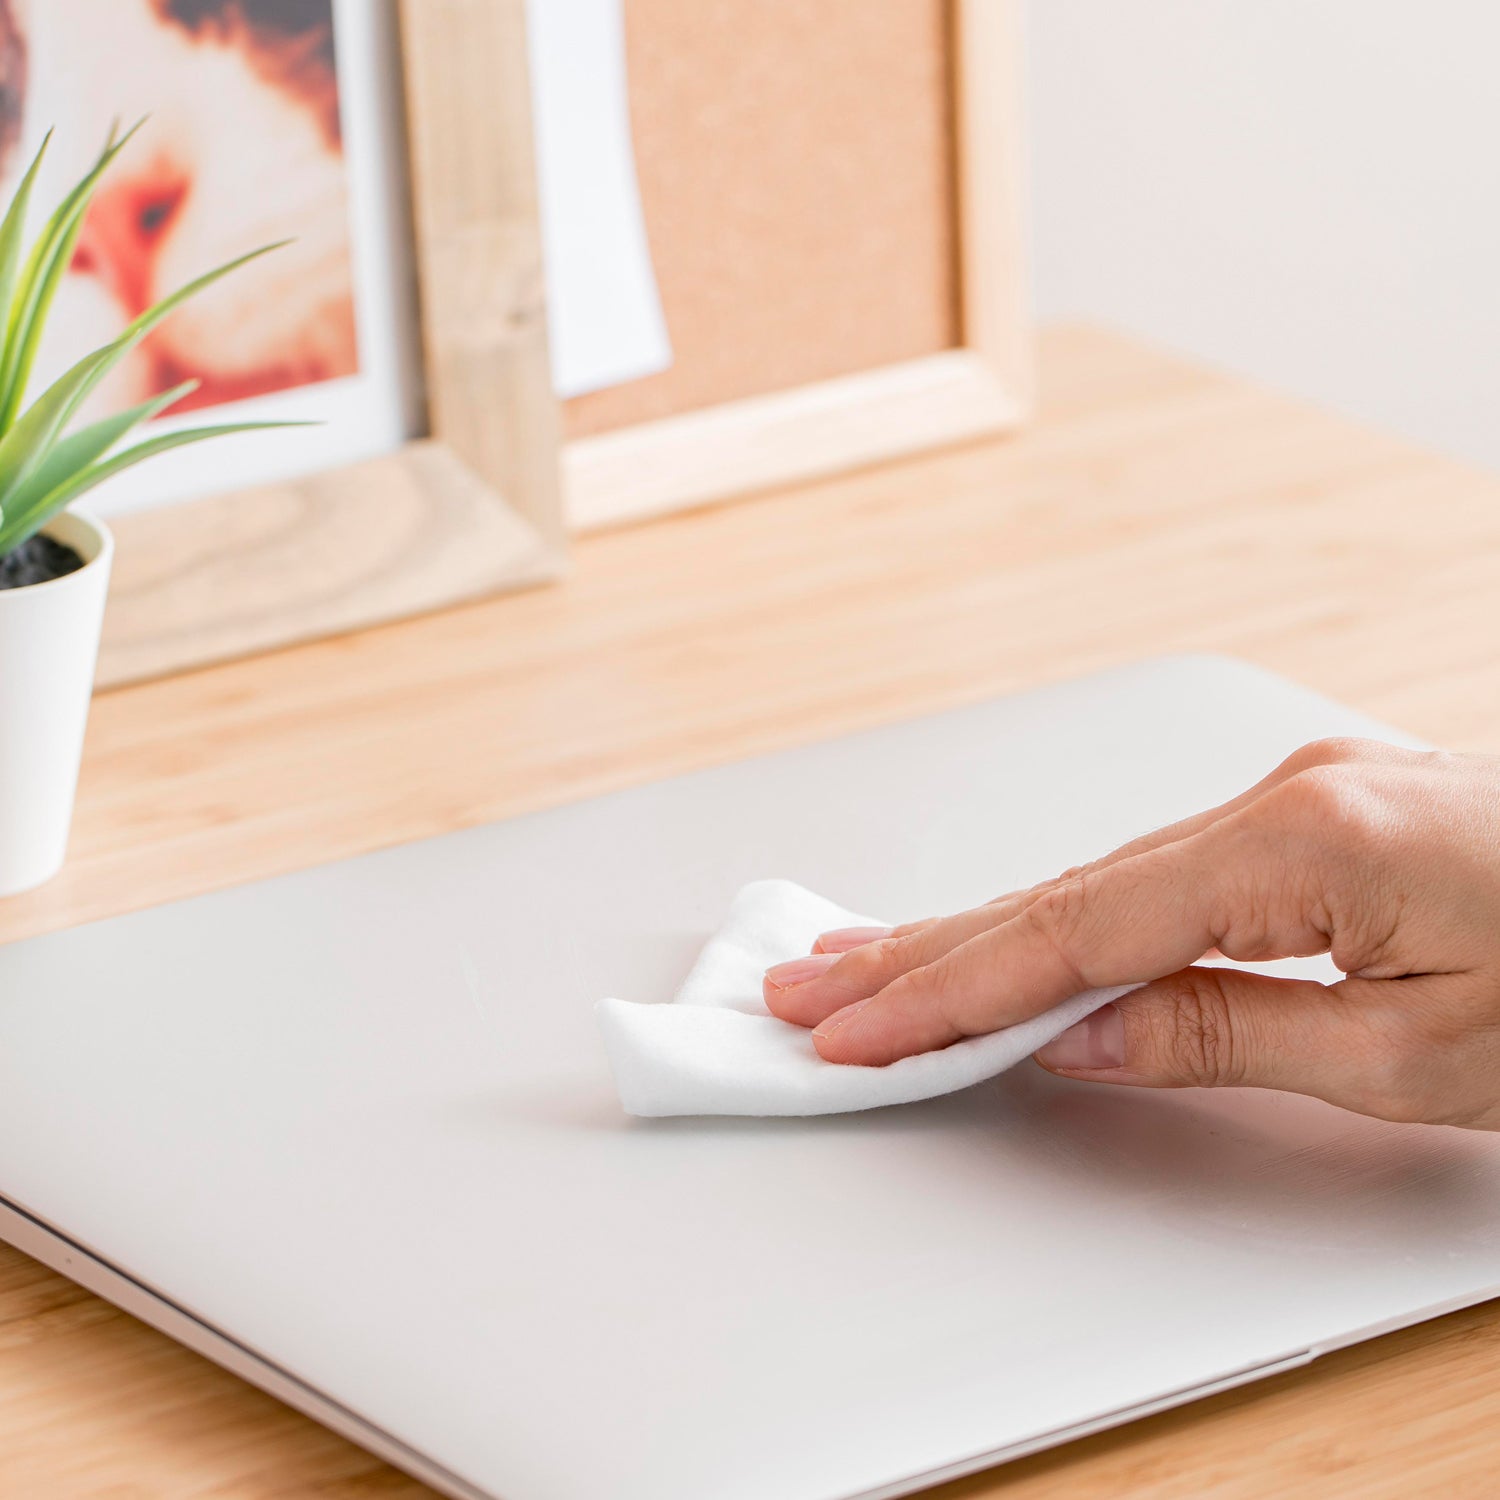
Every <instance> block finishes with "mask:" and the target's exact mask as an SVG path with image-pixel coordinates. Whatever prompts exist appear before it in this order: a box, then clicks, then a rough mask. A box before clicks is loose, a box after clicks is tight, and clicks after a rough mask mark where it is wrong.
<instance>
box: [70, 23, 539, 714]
mask: <svg viewBox="0 0 1500 1500" xmlns="http://www.w3.org/2000/svg"><path fill="white" fill-rule="evenodd" d="M399 20H400V53H401V75H402V79H403V93H404V98H403V100H402V101H401V102H402V104H403V106H404V111H405V117H406V129H407V139H408V154H409V164H410V173H411V204H412V220H413V229H414V238H415V272H416V279H417V283H418V288H417V290H418V302H419V305H420V324H421V340H420V343H421V349H422V364H423V381H422V385H423V393H424V396H425V403H426V410H427V424H426V428H427V430H426V435H425V436H423V437H420V438H418V439H416V440H414V441H411V442H409V443H407V444H406V445H405V446H404V447H401V448H400V449H399V450H398V451H395V452H391V453H388V454H385V455H382V456H379V457H376V458H372V459H366V460H363V461H360V462H357V463H353V464H348V465H345V466H343V467H339V468H334V469H331V470H327V471H324V472H319V473H313V474H309V475H306V476H304V477H299V478H295V479H291V480H287V481H284V482H278V483H274V484H269V485H262V486H259V487H257V488H254V489H249V490H238V491H235V492H232V493H229V494H224V495H216V496H213V497H211V498H206V499H200V500H190V501H186V502H184V503H181V504H177V505H172V506H167V507H164V508H160V509H155V510H144V511H137V512H132V513H129V514H126V515H123V516H120V517H117V518H115V519H114V520H112V522H111V525H112V528H113V530H114V532H115V536H116V543H117V551H116V562H115V574H114V582H113V586H112V590H111V595H110V602H109V607H108V610H107V613H106V618H105V625H104V638H103V642H102V645H101V650H100V658H99V667H98V675H97V683H98V685H99V686H100V687H102V688H108V687H115V686H120V685H122V684H126V683H130V682H135V681H140V680H142V679H145V678H151V677H158V676H163V675H167V674H170V673H174V672H179V671H182V670H185V669H187V668H190V667H194V666H199V665H203V664H206V663H208V662H213V661H221V660H225V659H228V658H233V657H241V656H248V655H252V654H255V653H258V652H262V651H266V650H270V649H273V648H276V647H280V646H285V645H288V644H291V643H293V642H296V641H300V640H306V639H310V638H316V637H319V636H326V635H330V634H335V633H340V632H344V631H349V630H354V629H359V628H362V627H366V626H370V625H375V624H378V623H381V622H384V621H389V620H394V619H398V618H402V617H405V616H409V615H414V614H418V613H422V612H425V611H428V610H432V609H437V608H441V607H443V606H445V605H451V604H456V603H460V602H463V601H466V600H472V599H478V598H482V597H486V596H489V595H492V594H495V593H499V592H503V591H505V590H508V589H513V588H518V587H522V586H526V585H531V584H536V583H541V582H544V581H547V580H549V579H553V578H556V577H557V576H559V574H560V573H561V571H562V570H563V567H564V563H565V555H566V525H565V521H564V516H563V509H562V502H561V494H560V490H559V479H558V466H557V455H558V449H559V414H558V408H557V403H556V401H555V399H554V396H553V393H552V386H551V378H550V372H549V364H548V356H547V320H546V308H545V298H544V286H543V278H542V271H541V245H540V228H539V215H538V207H537V191H536V182H535V166H534V160H533V150H532V136H531V120H530V93H529V86H528V74H527V49H526V32H525V24H526V18H525V5H524V0H400V4H399Z"/></svg>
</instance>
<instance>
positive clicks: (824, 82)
mask: <svg viewBox="0 0 1500 1500" xmlns="http://www.w3.org/2000/svg"><path fill="white" fill-rule="evenodd" d="M949 12H950V5H949V3H948V0H883V3H882V4H880V5H871V4H870V3H869V0H626V6H625V20H626V44H627V54H628V64H629V70H630V93H631V115H632V129H633V132H634V136H635V147H636V166H637V171H638V174H639V178H640V187H641V197H642V202H643V206H644V211H645V216H646V229H647V234H648V236H649V238H650V242H651V252H652V259H653V261H654V263H655V266H656V273H657V278H658V282H659V285H660V289H661V296H662V303H663V307H664V310H665V313H666V319H667V328H668V332H669V334H670V336H671V340H672V347H673V354H674V363H673V365H672V367H671V368H670V369H668V370H666V371H663V372H662V373H661V374H659V375H652V376H648V377H646V378H645V379H642V380H636V381H632V382H630V383H628V384H626V385H622V386H616V387H614V388H612V389H609V390H604V391H598V392H594V393H591V394H589V395H586V396H580V397H576V398H575V399H573V400H571V401H569V402H567V403H566V405H565V407H564V427H565V432H566V435H567V436H568V437H570V438H578V437H585V436H589V435H592V434H597V433H602V432H608V431H612V430H615V429H618V428H623V427H629V426H633V425H634V424H637V423H640V422H646V421H650V420H653V419H655V418H660V417H666V416H672V415H676V414H678V413H681V412H687V411H694V410H698V409H701V408H704V407H709V406H715V405H718V404H720V403H722V402H727V401H733V400H737V399H739V398H741V397H746V396H754V395H759V394H762V393H764V392H770V391H780V390H786V389H788V388H790V387H793V386H798V385H803V384H806V383H808V382H812V381H820V380H827V379H831V378H834V377H837V376H841V375H849V374H854V373H856V372H859V371H865V370H871V369H876V368H879V367H881V366H885V365H892V364H896V363H899V362H902V361H906V360H911V359H915V358H919V357H921V356H923V355H929V354H933V353H936V352H938V351H941V350H944V349H948V348H951V347H953V346H954V345H955V344H956V343H958V342H959V294H960V288H959V252H958V243H957V239H958V227H957V208H956V197H955V194H956V188H955V167H954V154H955V153H954V123H953V122H954V96H953V67H952V57H951V52H952V47H951V39H952V31H951V25H950V15H949Z"/></svg>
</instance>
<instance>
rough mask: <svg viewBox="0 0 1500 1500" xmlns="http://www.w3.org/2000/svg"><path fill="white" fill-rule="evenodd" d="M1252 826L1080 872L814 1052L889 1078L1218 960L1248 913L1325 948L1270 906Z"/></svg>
mask: <svg viewBox="0 0 1500 1500" xmlns="http://www.w3.org/2000/svg"><path fill="white" fill-rule="evenodd" d="M1244 816H1245V815H1244V814H1240V815H1239V816H1238V817H1234V818H1230V819H1228V820H1226V821H1225V822H1222V823H1219V824H1216V825H1214V826H1213V827H1211V828H1209V829H1206V830H1205V831H1204V832H1202V833H1200V834H1197V835H1195V836H1193V837H1191V838H1188V839H1186V840H1182V841H1180V842H1177V843H1174V844H1168V845H1165V846H1163V847H1161V848H1157V849H1152V850H1149V851H1147V852H1145V853H1142V854H1139V855H1136V856H1133V857H1131V858H1129V859H1124V860H1121V861H1119V862H1118V863H1116V864H1113V865H1109V866H1106V867H1104V868H1102V869H1095V870H1085V871H1082V872H1080V873H1079V874H1078V875H1077V876H1076V877H1074V878H1073V879H1071V880H1068V881H1064V882H1063V883H1061V884H1060V885H1058V886H1056V887H1054V888H1053V889H1052V890H1050V891H1048V892H1046V893H1045V894H1044V895H1042V896H1041V897H1039V898H1038V899H1037V900H1035V901H1033V902H1031V903H1030V904H1029V905H1027V906H1025V907H1024V908H1023V909H1022V910H1021V911H1019V912H1017V913H1016V915H1015V916H1013V917H1012V918H1010V920H1008V921H1005V922H1002V923H1001V924H1000V925H999V926H997V927H993V928H991V929H990V930H989V931H987V932H983V933H981V934H979V935H978V936H976V937H973V938H971V939H969V940H968V941H967V942H964V943H961V944H959V945H958V946H957V947H955V948H953V949H951V950H950V951H948V952H947V953H945V954H944V955H942V956H941V957H940V958H937V959H935V960H934V961H933V962H932V963H929V964H926V965H924V966H922V967H918V968H913V969H911V970H909V971H908V972H906V973H904V974H902V975H900V976H899V977H897V978H896V979H894V980H893V981H892V982H891V983H890V984H888V985H886V986H885V987H884V988H883V989H881V990H880V991H878V992H877V993H876V994H874V995H873V996H871V997H869V998H867V999H864V1000H860V1001H856V1002H855V1003H854V1004H852V1005H848V1006H846V1007H845V1008H844V1009H842V1010H840V1011H838V1012H836V1013H835V1014H834V1015H831V1016H829V1017H828V1018H827V1019H826V1020H825V1021H824V1022H823V1023H822V1024H821V1025H820V1026H819V1027H818V1028H817V1029H816V1030H815V1031H814V1033H813V1036H814V1040H815V1044H816V1046H817V1048H818V1051H819V1053H820V1054H821V1055H822V1056H823V1057H824V1058H826V1059H828V1060H829V1061H830V1062H841V1063H858V1064H865V1065H870V1066H882V1065H884V1064H886V1063H890V1062H894V1061H896V1060H897V1059H898V1058H902V1057H907V1056H910V1055H911V1054H912V1053H915V1052H928V1051H932V1050H933V1049H935V1048H938V1047H946V1046H948V1045H950V1044H951V1043H953V1042H955V1041H959V1040H960V1039H962V1038H963V1037H967V1036H978V1035H981V1034H983V1033H985V1032H990V1031H997V1030H999V1029H1000V1028H1001V1027H1004V1026H1011V1025H1014V1024H1015V1023H1016V1022H1018V1021H1023V1020H1026V1019H1028V1018H1029V1017H1031V1016H1035V1015H1038V1014H1040V1013H1041V1012H1042V1011H1044V1010H1047V1009H1048V1008H1050V1007H1051V1006H1053V1005H1056V1004H1058V1003H1059V1002H1061V1001H1063V1000H1065V999H1067V998H1068V997H1069V996H1070V995H1075V994H1078V993H1080V992H1081V991H1083V990H1090V989H1100V988H1103V987H1105V986H1109V985H1121V984H1137V983H1144V982H1146V981H1149V980H1152V979H1158V978H1160V977H1161V976H1163V975H1165V974H1172V973H1175V972H1176V971H1177V970H1179V969H1183V968H1186V967H1187V966H1188V965H1189V964H1192V963H1194V962H1196V961H1197V960H1198V959H1199V957H1201V955H1202V954H1203V953H1204V951H1205V950H1207V949H1209V948H1213V947H1222V946H1223V945H1224V941H1225V937H1226V931H1227V930H1228V929H1229V928H1230V927H1231V926H1233V925H1235V916H1236V914H1237V913H1243V912H1246V911H1258V912H1260V913H1261V914H1263V917H1264V920H1265V922H1266V924H1267V929H1268V932H1271V931H1272V930H1273V929H1274V935H1273V937H1272V940H1273V941H1274V942H1276V943H1278V944H1280V945H1282V946H1283V947H1284V948H1285V951H1288V952H1291V951H1297V950H1299V949H1300V950H1301V951H1304V952H1310V951H1317V950H1316V945H1317V944H1318V943H1320V942H1322V935H1321V934H1319V935H1313V934H1310V933H1309V932H1308V931H1307V930H1306V928H1307V924H1306V922H1305V921H1304V920H1303V919H1301V918H1300V917H1299V915H1298V914H1297V913H1296V912H1295V911H1293V910H1292V909H1291V908H1289V907H1285V905H1284V903H1283V902H1280V901H1278V899H1277V896H1276V894H1275V887H1277V885H1278V884H1279V882H1278V881H1277V879H1276V876H1275V870H1276V868H1277V866H1278V861H1279V853H1278V851H1277V849H1276V848H1275V847H1274V845H1273V843H1272V842H1271V841H1269V840H1268V838H1267V836H1266V833H1267V831H1266V830H1264V829H1260V828H1257V827H1253V826H1248V825H1246V824H1245V822H1244V821H1243V820H1244ZM1278 906H1280V907H1283V908H1284V909H1282V910H1279V911H1276V912H1274V913H1273V911H1272V908H1273V907H1278ZM1310 942H1311V943H1313V944H1314V946H1312V947H1309V946H1308V945H1309V943H1310Z"/></svg>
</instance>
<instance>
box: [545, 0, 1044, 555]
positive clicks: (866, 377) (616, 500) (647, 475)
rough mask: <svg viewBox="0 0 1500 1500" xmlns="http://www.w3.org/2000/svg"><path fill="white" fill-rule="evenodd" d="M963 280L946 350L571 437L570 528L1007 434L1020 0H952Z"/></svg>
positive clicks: (1023, 341)
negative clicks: (954, 335)
mask: <svg viewBox="0 0 1500 1500" xmlns="http://www.w3.org/2000/svg"><path fill="white" fill-rule="evenodd" d="M949 41H950V46H951V49H952V62H951V76H952V88H953V105H954V117H953V136H954V153H955V163H954V166H955V172H954V187H955V195H956V200H957V201H956V205H955V206H956V211H957V235H956V243H957V252H958V261H959V265H958V275H959V284H960V309H959V327H960V338H959V342H958V343H957V344H956V345H955V346H954V347H952V348H949V349H944V350H941V351H939V352H936V353H932V354H928V355H923V356H921V357H918V358H914V359H911V360H907V361H904V362H901V363H897V364H892V365H886V366H881V367H878V368H875V369H871V370H866V371H859V372H857V373H854V374H851V375H844V376H839V377H837V378H834V379H829V380H821V381H816V382H813V383H810V384H805V385H800V386H794V387H792V388H790V389H787V390H782V391H774V392H771V393H769V394H760V395H753V396H748V397H745V398H743V399H740V400H731V401H728V402H725V403H722V404H719V405H715V406H709V407H705V408H702V409H697V410H692V411H686V412H682V413H680V414H677V415H671V416H665V417H661V418H657V419H654V420H649V421H644V422H641V423H639V424H637V425H634V426H629V427H623V428H619V429H615V430H611V431H605V432H600V433H596V434H591V435H588V436H583V437H577V438H574V439H572V440H569V441H567V442H565V443H564V446H563V450H562V473H563V493H564V495H565V503H566V509H567V515H568V521H569V525H570V527H571V528H572V529H573V530H574V531H575V532H589V531H594V530H598V529H601V528H606V527H612V526H618V525H623V524H627V523H629V522H633V521H639V520H645V519H649V518H651V517H655V516H662V515H666V514H670V513H671V512H674V511H679V510H686V509H691V508H694V507H698V506H703V505H709V504H716V503H720V502H723V501H726V500H730V499H733V498H735V497H737V496H740V495H744V494H747V493H753V492H755V491H759V490H765V489H770V488H773V487H775V486H778V485H785V484H791V483H795V482H798V481H802V480H809V479H814V478H817V477H820V476H825V475H830V474H835V473H838V472H840V471H843V470H847V469H851V468H856V467H859V466H863V465H866V464H873V463H879V462H883V461H886V460H890V459H896V458H900V457H902V456H903V455H907V454H912V453H917V452H920V451H922V450H924V449H929V448H934V447H939V446H942V445H944V444H948V443H956V442H963V441H968V440H971V439H975V438H980V437H985V436H990V435H993V434H996V433H1000V432H1004V431H1006V430H1008V429H1011V428H1014V427H1016V426H1018V425H1019V424H1021V423H1022V422H1023V421H1024V420H1025V419H1026V417H1027V416H1028V415H1029V413H1030V411H1031V409H1032V405H1033V400H1034V392H1033V375H1032V368H1031V356H1030V330H1029V304H1028V294H1027V286H1026V271H1025V264H1024V253H1023V249H1024V235H1023V233H1022V223H1023V215H1022V204H1023V200H1024V182H1023V167H1022V153H1021V119H1022V107H1021V7H1020V0H949Z"/></svg>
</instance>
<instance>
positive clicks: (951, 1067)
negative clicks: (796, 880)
mask: <svg viewBox="0 0 1500 1500" xmlns="http://www.w3.org/2000/svg"><path fill="white" fill-rule="evenodd" d="M878 925H882V924H880V923H878V922H876V920H875V919H874V918H871V917H864V916H860V915H859V914H858V913H856V912H851V911H846V910H844V908H843V907H841V906H836V905H835V904H834V903H833V902H832V901H828V900H825V899H824V898H823V897H822V896H817V895H814V894H813V892H811V891H808V890H804V889H803V888H802V887H801V886H800V885H795V884H793V883H792V882H791V881H789V880H758V881H755V882H754V883H753V884H751V885H747V886H745V887H744V888H743V889H742V890H741V891H740V893H739V895H737V896H736V897H735V899H734V902H733V904H732V905H731V907H730V909H729V915H728V917H727V918H726V919H725V922H724V925H723V926H722V927H721V928H720V929H719V930H718V932H717V933H715V934H714V936H713V937H712V938H710V939H709V941H708V943H707V944H706V945H705V946H704V949H703V951H702V953H700V954H699V956H698V961H697V962H696V963H695V964H694V965H693V967H692V970H691V972H690V973H689V974H688V976H687V978H686V980H684V982H683V985H682V988H681V989H680V990H679V991H678V993H677V997H676V999H675V1000H674V1001H672V1003H671V1004H636V1003H632V1002H631V1001H628V1000H601V1001H600V1002H599V1004H598V1007H597V1011H596V1013H597V1015H598V1017H599V1028H600V1030H601V1031H602V1032H603V1033H604V1045H605V1049H606V1051H607V1052H608V1053H609V1061H610V1066H611V1067H612V1068H613V1069H614V1075H615V1083H616V1085H617V1087H618V1088H619V1090H620V1102H621V1104H622V1105H624V1107H625V1110H626V1112H627V1113H629V1114H632V1115H828V1114H840V1113H844V1112H847V1111H849V1110H856V1109H875V1108H877V1107H879V1106H880V1105H883V1104H910V1103H913V1102H914V1101H915V1100H918V1099H931V1098H934V1097H936V1096H937V1095H939V1094H951V1093H952V1092H954V1090H956V1089H962V1088H968V1087H969V1085H970V1084H975V1083H979V1082H981V1081H982V1080H984V1079H986V1078H993V1077H994V1076H995V1075H996V1074H997V1073H1003V1072H1004V1071H1005V1070H1006V1069H1007V1068H1011V1067H1014V1066H1015V1064H1016V1063H1018V1062H1020V1061H1021V1060H1022V1059H1023V1058H1027V1057H1030V1056H1031V1054H1032V1053H1033V1052H1035V1051H1036V1050H1037V1048H1038V1047H1041V1046H1043V1045H1045V1044H1046V1043H1047V1042H1049V1041H1051V1040H1052V1038H1053V1037H1055V1036H1057V1035H1059V1034H1060V1033H1061V1032H1063V1031H1066V1030H1067V1028H1068V1027H1069V1026H1071V1025H1073V1023H1074V1022H1075V1021H1081V1020H1082V1019H1083V1018H1084V1017H1085V1016H1086V1015H1088V1014H1089V1013H1090V1012H1091V1011H1095V1010H1097V1009H1098V1008H1099V1007H1100V1006H1101V1005H1108V1004H1109V1002H1110V1001H1111V1000H1117V999H1118V998H1119V997H1120V996H1121V995H1124V994H1127V993H1128V992H1129V991H1130V990H1132V989H1134V988H1136V986H1134V985H1117V986H1115V987H1114V988H1112V989H1103V990H1087V991H1085V992H1084V993H1083V994H1081V995H1074V996H1073V997H1072V998H1071V999H1069V1000H1064V1001H1063V1002H1062V1004H1061V1005H1056V1006H1053V1008H1052V1009H1051V1010H1048V1011H1044V1012H1043V1013H1042V1014H1041V1015H1039V1016H1034V1017H1032V1019H1031V1020H1029V1021H1023V1022H1021V1023H1020V1024H1019V1025H1017V1026H1007V1027H1006V1028H1005V1029H1004V1030H1003V1031H995V1032H991V1033H990V1034H989V1035H988V1036H976V1037H969V1038H968V1039H966V1040H965V1041H961V1042H955V1043H954V1044H953V1045H952V1046H951V1047H945V1048H943V1049H942V1050H941V1051H939V1052H924V1053H922V1054H921V1055H920V1056H917V1057H905V1058H902V1059H901V1060H900V1061H899V1062H894V1063H891V1064H890V1065H889V1066H887V1067H884V1068H862V1067H851V1066H849V1065H847V1064H844V1063H831V1062H825V1061H824V1060H823V1059H822V1058H821V1057H819V1056H818V1053H817V1050H816V1049H815V1048H814V1046H813V1040H812V1032H811V1031H809V1030H807V1029H806V1028H805V1027H802V1026H794V1025H793V1024H792V1023H791V1022H789V1021H781V1020H778V1019H777V1018H776V1017H775V1016H773V1015H772V1014H771V1013H770V1012H769V1011H768V1010H767V1009H766V1006H765V1001H764V1000H763V999H762V998H761V980H762V978H763V976H764V975H765V971H766V970H767V969H768V968H769V967H770V966H771V965H772V964H776V963H780V962H782V961H783V960H784V959H789V958H796V957H798V956H799V955H802V954H805V953H807V952H808V951H809V950H810V949H811V947H812V944H813V940H814V939H815V938H816V937H817V936H818V934H819V933H822V932H827V931H829V930H830V929H832V928H836V927H870V926H878Z"/></svg>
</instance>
